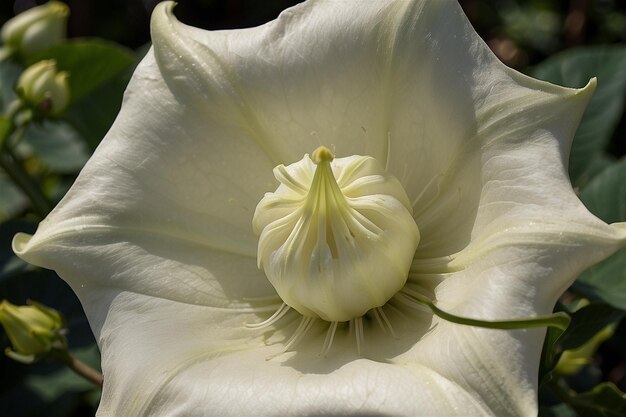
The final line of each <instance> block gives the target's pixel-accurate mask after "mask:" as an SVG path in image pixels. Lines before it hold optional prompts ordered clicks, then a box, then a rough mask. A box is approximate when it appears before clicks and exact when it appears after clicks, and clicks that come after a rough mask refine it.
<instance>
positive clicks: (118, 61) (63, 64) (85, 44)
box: [29, 39, 135, 103]
mask: <svg viewBox="0 0 626 417" xmlns="http://www.w3.org/2000/svg"><path fill="white" fill-rule="evenodd" d="M42 59H55V60H56V61H57V68H58V69H59V70H63V71H69V73H70V77H69V84H70V91H71V93H70V95H71V102H70V103H76V102H78V101H80V100H81V99H82V98H83V97H84V96H86V95H87V94H89V93H91V92H92V91H94V90H96V89H97V88H99V87H101V86H103V85H104V84H106V83H107V82H108V81H111V80H112V79H114V78H115V77H117V76H119V75H120V74H122V73H123V72H124V71H126V70H127V69H128V68H130V67H131V66H132V65H133V63H134V62H135V56H134V54H133V52H132V51H130V50H129V49H126V48H123V47H121V46H120V45H118V44H116V43H113V42H107V41H104V40H100V39H76V40H70V41H68V42H67V43H63V44H58V45H55V46H52V47H50V48H48V49H46V50H45V51H43V52H41V53H40V54H37V55H36V56H35V57H33V58H32V59H30V60H29V64H33V63H35V62H37V61H40V60H42Z"/></svg>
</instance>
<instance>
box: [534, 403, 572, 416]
mask: <svg viewBox="0 0 626 417" xmlns="http://www.w3.org/2000/svg"><path fill="white" fill-rule="evenodd" d="M538 417H578V415H577V414H576V412H575V411H574V410H572V409H571V408H570V407H569V406H568V405H566V404H563V403H561V404H558V405H555V406H552V407H539V416H538Z"/></svg>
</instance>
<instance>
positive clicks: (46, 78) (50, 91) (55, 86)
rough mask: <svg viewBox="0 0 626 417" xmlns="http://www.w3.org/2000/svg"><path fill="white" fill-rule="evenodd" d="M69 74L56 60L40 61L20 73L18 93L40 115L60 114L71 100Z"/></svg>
mask: <svg viewBox="0 0 626 417" xmlns="http://www.w3.org/2000/svg"><path fill="white" fill-rule="evenodd" d="M68 76H69V75H68V73H67V72H65V71H61V72H59V71H57V69H56V62H55V61H54V60H45V61H39V62H37V63H36V64H34V65H31V66H30V67H28V68H26V70H25V71H24V72H23V73H22V75H20V78H19V79H18V80H17V94H18V95H19V96H20V97H21V98H22V100H24V101H25V102H26V103H27V104H28V105H29V106H30V107H32V108H33V109H34V110H35V112H37V113H39V114H40V115H43V116H58V115H60V114H61V113H63V111H65V108H66V107H67V104H68V103H69V100H70V90H69V85H68V81H67V78H68Z"/></svg>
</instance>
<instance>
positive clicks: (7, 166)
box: [0, 148, 52, 218]
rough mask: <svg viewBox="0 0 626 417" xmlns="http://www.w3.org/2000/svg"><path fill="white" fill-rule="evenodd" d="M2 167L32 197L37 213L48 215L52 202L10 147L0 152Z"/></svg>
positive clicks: (0, 165)
mask: <svg viewBox="0 0 626 417" xmlns="http://www.w3.org/2000/svg"><path fill="white" fill-rule="evenodd" d="M0 167H2V169H3V170H4V171H5V172H6V173H7V175H8V176H9V178H11V180H13V182H14V183H15V185H17V186H18V187H19V188H20V189H21V190H22V191H23V192H24V194H26V196H27V197H28V198H29V199H30V201H31V203H32V205H33V209H34V210H35V211H36V212H37V214H38V215H39V216H41V217H42V218H43V217H46V215H47V214H48V213H50V210H52V204H51V203H50V201H49V200H48V198H47V197H46V196H45V195H44V194H43V192H42V191H41V189H40V188H39V186H38V185H37V184H36V183H35V182H34V181H33V179H32V177H31V176H30V175H29V174H28V172H26V170H25V169H24V168H23V167H22V165H21V164H20V163H19V162H18V161H17V159H16V157H15V156H14V155H13V153H12V152H11V150H10V149H8V148H5V149H4V151H3V152H2V153H1V154H0Z"/></svg>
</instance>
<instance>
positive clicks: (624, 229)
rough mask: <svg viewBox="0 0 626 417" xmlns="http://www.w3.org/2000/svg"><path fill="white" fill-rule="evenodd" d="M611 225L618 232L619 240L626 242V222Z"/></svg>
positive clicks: (622, 242)
mask: <svg viewBox="0 0 626 417" xmlns="http://www.w3.org/2000/svg"><path fill="white" fill-rule="evenodd" d="M609 226H611V228H613V230H615V232H616V233H617V234H618V240H619V242H620V243H621V244H622V245H624V244H626V222H618V223H611V224H610V225H609Z"/></svg>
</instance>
